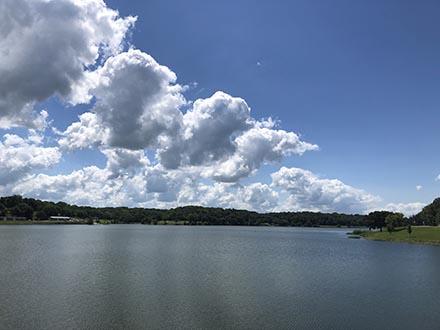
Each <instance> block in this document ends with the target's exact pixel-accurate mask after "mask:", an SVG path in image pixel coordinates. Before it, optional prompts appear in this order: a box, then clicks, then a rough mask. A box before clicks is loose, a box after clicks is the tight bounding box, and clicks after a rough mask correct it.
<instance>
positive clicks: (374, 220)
mask: <svg viewBox="0 0 440 330" xmlns="http://www.w3.org/2000/svg"><path fill="white" fill-rule="evenodd" d="M390 214H393V213H392V212H388V211H374V212H371V213H370V214H368V215H367V217H366V225H367V226H368V228H369V229H380V231H382V228H383V227H385V226H386V223H385V219H386V217H387V216H389V215H390Z"/></svg>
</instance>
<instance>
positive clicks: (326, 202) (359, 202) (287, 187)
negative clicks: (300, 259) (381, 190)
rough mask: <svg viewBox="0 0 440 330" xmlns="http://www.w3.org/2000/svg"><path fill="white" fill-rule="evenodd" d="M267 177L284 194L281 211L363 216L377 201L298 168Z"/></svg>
mask: <svg viewBox="0 0 440 330" xmlns="http://www.w3.org/2000/svg"><path fill="white" fill-rule="evenodd" d="M271 176H272V186H273V187H276V188H280V189H282V190H284V191H286V192H287V193H288V196H287V199H286V200H285V201H284V203H283V205H281V206H280V209H281V210H311V211H324V212H350V213H365V212H366V211H367V210H369V209H371V208H372V207H373V206H374V205H377V203H378V201H379V199H378V197H375V196H373V195H371V194H368V193H366V192H365V191H363V190H360V189H356V188H354V187H352V186H349V185H347V184H345V183H343V182H341V181H339V180H336V179H331V180H330V179H322V178H319V177H318V176H316V175H315V174H313V173H312V172H310V171H307V170H303V169H300V168H286V167H282V168H281V169H280V170H279V171H277V172H275V173H273V174H272V175H271Z"/></svg>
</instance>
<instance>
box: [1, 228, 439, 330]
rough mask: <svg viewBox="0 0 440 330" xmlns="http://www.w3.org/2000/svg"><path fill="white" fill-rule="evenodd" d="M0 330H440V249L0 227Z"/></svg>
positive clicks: (196, 231) (282, 231)
mask: <svg viewBox="0 0 440 330" xmlns="http://www.w3.org/2000/svg"><path fill="white" fill-rule="evenodd" d="M0 280H1V282H0V328H2V329H144V328H187V329H198V328H229V329H288V328H289V329H440V247H432V246H417V245H407V244H393V243H385V242H372V241H365V240H350V239H347V238H346V235H345V231H344V230H333V229H298V228H252V227H173V226H142V225H110V226H1V227H0Z"/></svg>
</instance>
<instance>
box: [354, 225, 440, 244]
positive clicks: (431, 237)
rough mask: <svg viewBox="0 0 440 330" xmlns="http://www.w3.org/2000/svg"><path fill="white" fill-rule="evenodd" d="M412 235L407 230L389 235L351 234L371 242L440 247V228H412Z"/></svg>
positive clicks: (372, 232) (373, 232)
mask: <svg viewBox="0 0 440 330" xmlns="http://www.w3.org/2000/svg"><path fill="white" fill-rule="evenodd" d="M412 229H413V231H412V233H411V234H408V232H407V230H406V228H405V229H402V228H400V230H398V231H393V232H391V233H388V232H387V231H385V230H384V231H382V232H380V231H368V230H365V231H353V232H352V233H351V234H354V235H359V236H361V237H362V238H364V239H366V240H370V241H380V242H391V243H408V244H419V245H431V246H440V227H439V226H437V227H434V226H412Z"/></svg>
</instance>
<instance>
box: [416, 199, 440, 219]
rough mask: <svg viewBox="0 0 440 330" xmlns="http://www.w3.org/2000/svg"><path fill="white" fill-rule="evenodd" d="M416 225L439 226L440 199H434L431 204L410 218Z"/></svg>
mask: <svg viewBox="0 0 440 330" xmlns="http://www.w3.org/2000/svg"><path fill="white" fill-rule="evenodd" d="M411 221H412V223H414V224H416V225H426V226H438V225H439V224H440V198H437V199H435V200H434V201H433V202H432V203H431V204H429V205H427V206H425V207H424V208H423V210H422V211H421V212H420V213H419V214H417V215H415V216H414V217H412V218H411Z"/></svg>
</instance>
